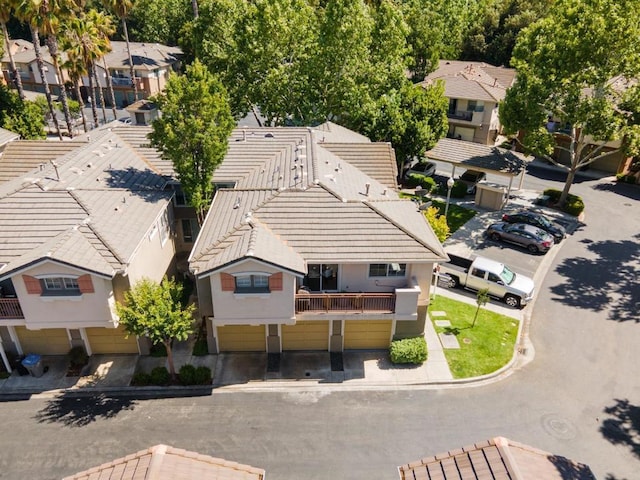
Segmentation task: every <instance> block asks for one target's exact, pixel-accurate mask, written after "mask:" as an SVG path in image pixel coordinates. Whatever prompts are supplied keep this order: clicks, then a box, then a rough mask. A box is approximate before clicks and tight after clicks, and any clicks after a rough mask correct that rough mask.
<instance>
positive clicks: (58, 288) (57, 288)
mask: <svg viewBox="0 0 640 480" xmlns="http://www.w3.org/2000/svg"><path fill="white" fill-rule="evenodd" d="M40 284H41V286H42V295H44V296H47V295H49V296H54V295H61V296H63V295H80V286H79V285H78V279H77V278H73V277H47V278H42V279H40Z"/></svg>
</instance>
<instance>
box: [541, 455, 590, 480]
mask: <svg viewBox="0 0 640 480" xmlns="http://www.w3.org/2000/svg"><path fill="white" fill-rule="evenodd" d="M549 461H550V462H551V463H552V464H553V466H554V467H556V470H558V473H559V474H560V477H558V478H566V479H567V480H592V479H595V476H594V475H593V472H592V471H591V468H589V466H587V465H584V464H582V463H576V462H574V461H572V460H569V459H568V458H565V457H560V456H557V455H552V456H550V457H549Z"/></svg>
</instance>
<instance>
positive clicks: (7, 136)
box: [0, 128, 20, 158]
mask: <svg viewBox="0 0 640 480" xmlns="http://www.w3.org/2000/svg"><path fill="white" fill-rule="evenodd" d="M19 138H20V135H18V134H17V133H13V132H11V131H9V130H6V129H4V128H0V147H2V146H4V145H6V144H7V143H9V142H12V141H14V140H17V139H19ZM0 158H1V157H0Z"/></svg>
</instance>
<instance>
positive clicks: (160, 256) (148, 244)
mask: <svg viewBox="0 0 640 480" xmlns="http://www.w3.org/2000/svg"><path fill="white" fill-rule="evenodd" d="M171 222H172V218H171V217H170V218H169V225H171ZM156 225H157V226H158V231H157V232H156V233H155V235H153V237H152V238H150V235H149V233H150V232H151V229H149V231H148V232H147V234H146V235H145V236H144V238H143V240H142V241H141V242H140V244H139V245H138V247H137V249H136V251H135V253H134V255H133V259H132V261H131V264H130V265H129V268H128V277H129V282H130V284H131V285H134V284H135V283H136V282H137V281H139V280H141V279H142V278H149V279H151V280H155V281H156V282H159V281H161V280H162V278H163V277H164V275H165V274H167V270H168V269H169V267H170V266H171V262H172V260H173V257H174V255H175V253H176V249H175V245H174V239H173V233H172V232H171V231H170V232H169V235H168V236H167V240H166V241H165V242H164V244H163V243H162V241H161V235H160V228H161V227H160V223H159V219H157V220H156Z"/></svg>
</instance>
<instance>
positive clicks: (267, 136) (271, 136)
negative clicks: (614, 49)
mask: <svg viewBox="0 0 640 480" xmlns="http://www.w3.org/2000/svg"><path fill="white" fill-rule="evenodd" d="M264 138H273V133H267V134H266V135H265V136H264Z"/></svg>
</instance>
